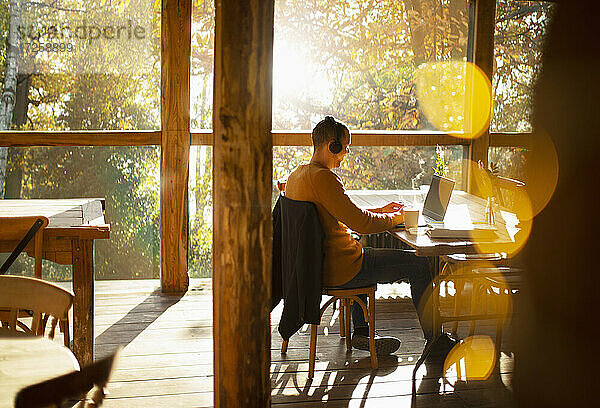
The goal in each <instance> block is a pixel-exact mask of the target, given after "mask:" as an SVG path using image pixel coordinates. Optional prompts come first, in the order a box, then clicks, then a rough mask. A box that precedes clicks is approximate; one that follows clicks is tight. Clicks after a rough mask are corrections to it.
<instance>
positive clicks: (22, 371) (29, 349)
mask: <svg viewBox="0 0 600 408" xmlns="http://www.w3.org/2000/svg"><path fill="white" fill-rule="evenodd" d="M75 370H79V364H78V363H77V360H76V359H75V356H74V355H73V353H71V351H70V350H69V349H68V348H66V347H64V346H62V345H61V344H60V343H59V342H56V341H51V340H48V339H45V338H41V337H33V336H28V335H24V334H23V333H14V332H9V331H7V330H6V329H2V328H0V408H8V407H12V406H14V400H15V396H16V395H17V393H18V392H19V390H21V389H23V388H24V387H26V386H28V385H32V384H37V383H39V382H42V381H46V380H49V379H51V378H54V377H58V376H60V375H63V374H67V373H70V372H72V371H75Z"/></svg>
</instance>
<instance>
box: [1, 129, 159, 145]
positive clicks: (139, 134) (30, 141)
mask: <svg viewBox="0 0 600 408" xmlns="http://www.w3.org/2000/svg"><path fill="white" fill-rule="evenodd" d="M160 136H161V132H160V130H131V131H130V130H68V131H60V132H50V131H46V132H42V131H27V130H26V131H18V132H0V146H151V145H158V144H160Z"/></svg>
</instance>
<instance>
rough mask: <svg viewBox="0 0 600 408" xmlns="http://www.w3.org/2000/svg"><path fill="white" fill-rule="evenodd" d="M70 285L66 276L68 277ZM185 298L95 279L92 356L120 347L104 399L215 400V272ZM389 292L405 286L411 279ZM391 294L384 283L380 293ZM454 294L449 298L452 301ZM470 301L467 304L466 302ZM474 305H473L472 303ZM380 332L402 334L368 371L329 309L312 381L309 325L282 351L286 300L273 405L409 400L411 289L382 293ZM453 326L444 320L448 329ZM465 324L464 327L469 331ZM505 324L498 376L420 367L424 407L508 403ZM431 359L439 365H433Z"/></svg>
mask: <svg viewBox="0 0 600 408" xmlns="http://www.w3.org/2000/svg"><path fill="white" fill-rule="evenodd" d="M63 285H65V286H67V285H68V284H66V283H65V284H63ZM190 286H191V287H192V288H193V290H191V291H189V292H188V293H186V294H185V295H184V296H180V297H173V296H165V295H163V294H162V293H161V292H160V290H159V287H160V282H159V281H158V280H150V281H143V280H142V281H112V282H111V281H101V282H97V287H96V302H95V312H96V315H95V324H96V326H95V330H96V331H95V333H96V353H95V354H96V358H98V357H101V356H104V355H107V354H109V353H111V352H112V351H114V350H115V349H116V348H118V347H122V351H121V356H120V359H119V361H118V362H117V365H116V368H115V370H114V373H113V376H112V380H111V383H110V384H109V391H110V396H109V398H108V399H107V400H106V402H105V405H104V406H106V407H138V406H139V407H141V406H144V407H147V406H153V407H167V406H168V407H172V406H185V407H205V406H207V407H208V406H212V404H213V396H212V389H213V388H212V387H213V366H212V365H213V361H212V359H213V355H212V347H213V340H212V333H213V332H212V293H211V285H210V280H192V282H191V285H190ZM388 292H389V293H406V287H404V288H401V290H398V288H397V287H396V288H394V289H393V290H391V291H388ZM383 293H384V295H385V293H386V292H385V291H383ZM452 301H453V298H452V297H448V298H446V299H443V302H442V304H443V305H444V307H446V308H447V309H450V308H451V307H452ZM467 303H468V302H467ZM467 306H468V305H467ZM376 310H377V322H376V325H377V330H378V331H379V332H380V334H382V335H392V336H396V337H398V338H400V340H401V341H402V345H401V347H400V349H399V350H398V351H397V352H396V353H395V354H394V355H392V356H387V357H381V358H380V359H379V362H380V367H379V369H378V370H376V371H372V370H371V365H370V358H369V353H367V352H364V351H361V350H353V351H352V352H351V353H347V352H346V349H345V343H344V340H343V339H342V338H340V336H339V325H338V321H337V314H334V313H333V312H332V309H331V308H330V309H329V310H328V311H327V312H326V314H325V315H324V317H323V324H322V325H321V326H320V327H319V336H318V345H317V355H316V367H315V376H314V379H313V380H312V381H311V380H309V379H308V346H309V341H310V333H309V330H308V327H304V328H302V329H301V330H300V331H299V332H298V333H296V334H295V335H294V336H293V337H292V338H291V339H290V343H289V347H288V351H287V353H285V354H282V353H281V352H280V347H281V341H282V339H281V336H280V335H279V333H278V329H277V325H278V323H279V319H280V316H281V311H282V307H281V305H279V306H278V307H277V308H276V309H275V310H274V311H273V313H272V315H271V337H272V341H271V383H272V403H273V406H277V407H312V406H322V404H323V403H324V402H327V405H328V406H333V407H337V406H340V407H342V406H343V407H354V406H356V407H379V406H382V407H387V406H403V405H406V406H408V405H409V404H410V403H411V391H412V390H411V387H412V381H411V376H412V370H413V368H414V364H415V362H416V360H417V359H418V357H419V356H420V353H421V352H422V350H423V346H424V343H425V341H424V338H423V333H422V331H421V328H420V325H419V321H418V318H417V315H416V312H415V310H414V307H413V305H412V301H411V299H410V298H407V297H393V298H389V297H387V298H379V299H378V300H377V305H376ZM449 327H450V326H449V325H448V326H447V328H449ZM495 328H496V322H495V321H491V320H488V321H483V322H479V323H478V325H477V333H478V334H486V335H489V336H490V337H491V338H492V339H494V338H495ZM467 332H468V323H461V324H460V325H459V334H462V335H466V334H467ZM510 337H511V336H510V333H509V331H508V330H506V333H505V335H504V340H503V350H504V351H505V352H507V353H508V354H507V353H503V354H501V360H500V364H499V366H498V368H497V370H496V371H494V373H493V378H491V379H488V380H486V381H468V382H467V383H464V382H462V381H460V380H458V381H457V379H456V378H453V377H449V378H448V381H447V383H446V385H445V388H444V390H445V391H444V390H443V387H442V380H441V379H440V373H441V368H439V366H437V368H435V366H430V365H428V366H423V367H422V368H421V369H420V370H419V372H418V374H417V385H418V387H419V391H418V392H419V394H418V395H417V404H418V405H419V406H425V407H434V406H435V407H477V408H479V407H481V408H484V407H504V406H510V405H511V403H512V401H511V397H512V392H511V382H512V373H513V371H514V359H513V358H512V354H510V352H511V349H512V346H511V338H510ZM432 367H433V368H432Z"/></svg>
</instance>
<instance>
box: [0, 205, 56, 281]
mask: <svg viewBox="0 0 600 408" xmlns="http://www.w3.org/2000/svg"><path fill="white" fill-rule="evenodd" d="M38 220H40V221H41V225H40V228H39V229H38V230H37V232H36V233H35V235H34V236H33V239H32V242H30V243H28V244H27V246H26V248H27V247H30V245H33V252H34V257H35V267H34V273H35V277H36V278H41V277H42V239H43V232H44V228H46V227H47V226H48V218H46V217H44V216H35V217H1V218H0V241H11V242H14V243H15V244H14V245H15V247H16V246H17V244H18V243H19V242H20V241H21V240H22V239H23V238H24V237H25V236H26V235H27V233H28V232H29V230H30V229H31V227H32V226H33V225H34V224H35V223H36V222H37V221H38ZM17 255H18V254H17Z"/></svg>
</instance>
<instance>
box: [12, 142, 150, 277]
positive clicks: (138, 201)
mask: <svg viewBox="0 0 600 408" xmlns="http://www.w3.org/2000/svg"><path fill="white" fill-rule="evenodd" d="M159 152H160V149H159V148H158V147H76V148H73V147H26V148H10V151H9V153H10V155H9V163H8V169H9V173H8V174H7V191H6V192H7V194H8V195H14V197H19V198H25V199H27V198H80V197H104V198H105V199H106V221H107V222H108V223H110V226H111V231H110V239H107V240H104V239H100V240H96V241H95V242H94V245H95V247H96V252H95V257H94V267H95V274H96V279H141V278H158V277H159V273H160V272H159V271H160V259H159V257H160V240H159V220H160V217H159V208H158V207H159V205H158V203H159ZM14 197H7V198H14ZM31 265H33V258H28V257H24V256H23V257H21V261H20V263H17V264H15V266H14V267H13V268H11V271H12V273H13V274H15V273H24V274H32V273H33V267H28V266H31ZM43 273H44V278H46V279H50V280H69V279H70V278H71V268H70V267H69V266H66V267H65V266H60V265H58V264H55V263H53V262H48V263H47V264H45V265H44V269H43Z"/></svg>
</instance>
